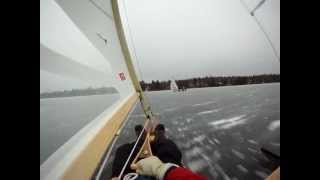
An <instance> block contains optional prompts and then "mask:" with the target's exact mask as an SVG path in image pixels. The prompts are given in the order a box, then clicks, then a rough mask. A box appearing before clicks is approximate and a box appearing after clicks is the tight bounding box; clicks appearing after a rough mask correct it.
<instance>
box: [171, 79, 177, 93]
mask: <svg viewBox="0 0 320 180" xmlns="http://www.w3.org/2000/svg"><path fill="white" fill-rule="evenodd" d="M170 89H171V90H172V91H173V92H176V91H179V88H178V85H177V83H176V81H175V80H172V81H171V84H170Z"/></svg>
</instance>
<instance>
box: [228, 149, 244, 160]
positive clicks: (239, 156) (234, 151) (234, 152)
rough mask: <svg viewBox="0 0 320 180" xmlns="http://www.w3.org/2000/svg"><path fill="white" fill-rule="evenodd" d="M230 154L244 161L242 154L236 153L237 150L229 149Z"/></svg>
mask: <svg viewBox="0 0 320 180" xmlns="http://www.w3.org/2000/svg"><path fill="white" fill-rule="evenodd" d="M231 152H232V153H233V154H234V155H235V156H237V157H238V158H240V159H244V158H245V156H244V154H242V153H241V152H239V151H237V150H235V149H231Z"/></svg>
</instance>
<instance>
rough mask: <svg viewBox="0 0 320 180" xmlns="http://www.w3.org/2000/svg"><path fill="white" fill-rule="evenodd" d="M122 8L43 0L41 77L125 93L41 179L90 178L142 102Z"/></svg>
mask: <svg viewBox="0 0 320 180" xmlns="http://www.w3.org/2000/svg"><path fill="white" fill-rule="evenodd" d="M115 7H116V8H115ZM117 8H118V6H117V5H116V6H115V4H114V2H112V0H107V1H101V0H63V1H61V0H57V1H54V0H41V1H40V52H41V53H40V72H41V71H46V72H49V73H51V74H55V75H57V76H59V77H61V78H63V77H65V78H68V79H70V78H73V79H77V80H78V81H83V82H86V83H88V84H92V85H94V86H98V85H108V86H112V87H114V88H116V89H117V90H118V92H119V94H120V99H119V100H118V101H117V102H115V103H114V104H113V105H112V106H111V107H109V108H108V109H106V110H105V111H104V112H103V113H101V114H100V115H99V116H98V117H96V118H95V119H94V120H92V121H91V122H90V123H89V124H87V125H86V126H85V127H83V128H82V129H81V130H80V131H78V132H77V133H76V134H75V135H74V136H72V138H71V139H69V140H68V141H67V142H66V143H65V144H64V145H62V146H61V147H60V148H59V149H58V150H56V152H54V153H53V154H52V155H51V156H50V157H49V158H48V159H47V160H46V161H45V162H44V163H42V164H41V166H40V179H90V177H91V175H92V174H93V172H94V171H95V169H96V167H97V165H98V164H99V162H100V160H101V157H102V156H103V154H104V153H105V150H106V149H107V147H108V145H109V144H110V143H111V141H112V139H113V137H114V135H115V134H116V133H117V131H118V129H119V128H120V126H121V125H122V123H123V121H124V119H125V118H126V116H127V115H128V113H129V111H130V110H131V109H132V107H133V106H134V105H135V104H136V102H137V99H138V96H137V93H136V92H137V91H138V92H139V90H140V88H141V87H140V86H139V85H138V80H137V77H136V75H135V73H134V69H133V67H132V64H130V61H131V60H130V59H129V58H130V57H128V56H130V55H129V54H128V53H129V52H125V50H124V49H123V48H124V47H123V46H124V45H123V44H124V43H123V42H122V43H121V38H120V39H119V29H117V25H119V22H115V21H116V18H118V16H119V12H118V9H117ZM114 11H117V12H116V15H117V16H116V17H114V14H115V12H114ZM117 21H119V19H117ZM117 23H118V24H117ZM122 41H123V40H122ZM128 59H129V60H128ZM128 63H129V65H128ZM49 83H50V82H49ZM40 86H41V85H40ZM140 98H141V96H140ZM143 106H145V107H147V103H144V104H143Z"/></svg>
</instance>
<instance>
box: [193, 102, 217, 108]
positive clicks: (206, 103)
mask: <svg viewBox="0 0 320 180" xmlns="http://www.w3.org/2000/svg"><path fill="white" fill-rule="evenodd" d="M212 103H214V101H207V102H205V103H200V104H194V105H192V107H196V106H205V105H208V104H212Z"/></svg>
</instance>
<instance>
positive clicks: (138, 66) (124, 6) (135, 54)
mask: <svg viewBox="0 0 320 180" xmlns="http://www.w3.org/2000/svg"><path fill="white" fill-rule="evenodd" d="M122 4H123V8H124V16H125V18H126V19H127V24H128V31H129V36H130V40H131V44H132V48H133V54H134V57H135V59H136V62H137V68H138V71H139V75H140V77H141V79H143V76H142V71H141V69H140V64H139V61H138V57H137V53H136V48H135V45H134V42H133V38H132V32H131V28H130V23H129V18H128V16H127V7H126V5H125V2H124V1H123V2H122Z"/></svg>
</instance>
